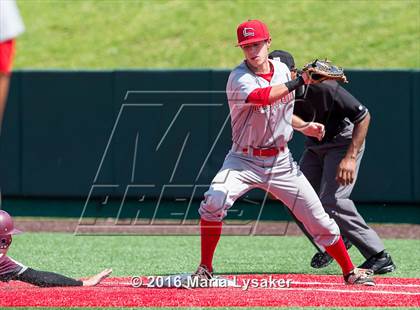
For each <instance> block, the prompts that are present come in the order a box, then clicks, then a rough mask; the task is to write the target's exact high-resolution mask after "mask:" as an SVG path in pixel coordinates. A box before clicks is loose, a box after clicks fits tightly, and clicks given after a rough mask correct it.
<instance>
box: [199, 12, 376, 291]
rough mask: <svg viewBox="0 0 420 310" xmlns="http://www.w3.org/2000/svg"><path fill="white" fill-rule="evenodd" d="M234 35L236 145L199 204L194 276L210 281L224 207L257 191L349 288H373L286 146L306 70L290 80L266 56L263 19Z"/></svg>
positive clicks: (231, 94) (231, 84)
mask: <svg viewBox="0 0 420 310" xmlns="http://www.w3.org/2000/svg"><path fill="white" fill-rule="evenodd" d="M237 38H238V46H239V47H241V49H242V51H243V53H244V56H245V60H244V61H243V62H242V63H241V64H240V65H239V66H237V67H236V68H235V69H234V70H233V71H232V72H231V74H230V76H229V79H228V82H227V86H226V92H227V98H228V103H229V108H230V115H231V125H232V142H233V145H232V149H231V150H230V151H229V153H228V154H227V156H226V158H225V161H224V163H223V166H222V168H221V169H220V171H219V172H218V173H217V175H216V176H215V177H214V179H213V181H212V184H211V186H210V188H209V189H208V191H207V192H206V193H205V194H204V196H205V198H204V200H203V201H202V202H201V205H200V209H199V213H200V215H201V221H200V230H201V263H200V265H199V267H198V269H197V271H196V272H195V273H194V274H193V275H192V277H199V278H200V279H207V280H211V279H212V277H213V266H212V260H213V254H214V252H215V249H216V246H217V243H218V241H219V239H220V234H221V230H222V220H223V218H224V217H225V216H226V214H227V210H228V209H229V208H230V207H231V206H232V205H233V203H234V202H235V200H236V199H237V198H239V197H240V196H242V195H243V194H245V193H246V192H247V191H249V190H251V189H253V188H260V189H263V190H265V191H267V192H269V193H271V194H272V195H273V196H275V197H276V198H277V199H279V200H281V201H282V202H283V203H284V204H285V205H286V206H287V207H288V208H289V209H290V210H291V211H292V212H293V214H294V215H295V216H296V217H297V218H298V219H299V220H300V221H301V222H302V223H303V224H304V225H305V227H306V229H307V230H308V232H309V233H310V234H311V235H312V236H313V238H314V240H316V242H317V243H319V244H321V245H322V246H324V247H325V249H326V251H327V252H328V253H329V254H330V255H331V256H332V257H334V258H335V260H336V261H337V262H338V264H339V265H340V266H341V268H342V271H343V276H344V280H345V282H346V283H347V284H361V285H374V284H375V283H374V281H373V279H372V277H371V275H372V272H371V271H370V270H366V269H359V268H355V266H354V265H353V263H352V261H351V259H350V257H349V255H348V253H347V250H346V248H345V245H344V243H343V240H342V239H341V237H340V231H339V228H338V226H337V224H336V223H335V222H334V220H333V219H331V218H330V217H329V216H328V214H327V213H326V212H325V211H324V208H323V206H322V204H321V202H320V200H319V198H318V196H317V194H316V193H315V191H314V189H313V188H312V186H311V185H310V183H309V182H308V181H307V179H306V178H305V176H304V175H303V173H301V172H300V170H299V167H298V166H297V165H296V163H295V162H294V161H293V158H292V154H291V153H290V151H289V149H288V147H287V142H288V141H289V140H290V139H291V138H292V133H293V128H292V125H291V124H292V116H293V105H294V90H295V89H297V88H298V87H300V86H302V85H303V84H310V83H313V82H314V81H313V80H311V79H310V77H309V76H308V75H307V74H306V73H304V74H303V75H301V76H299V77H298V78H296V79H294V80H291V74H290V71H289V69H288V67H287V66H286V65H285V64H284V63H282V62H280V61H277V60H269V59H268V50H269V47H270V44H271V37H270V34H269V31H268V28H267V26H266V25H265V24H264V23H262V22H261V21H258V20H249V21H246V22H244V23H242V24H240V25H239V26H238V28H237Z"/></svg>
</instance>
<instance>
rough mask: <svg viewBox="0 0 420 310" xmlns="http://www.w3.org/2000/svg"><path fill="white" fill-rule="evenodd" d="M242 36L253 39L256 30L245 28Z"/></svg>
mask: <svg viewBox="0 0 420 310" xmlns="http://www.w3.org/2000/svg"><path fill="white" fill-rule="evenodd" d="M242 34H243V35H244V37H253V36H254V35H255V33H254V28H244V31H243V32H242Z"/></svg>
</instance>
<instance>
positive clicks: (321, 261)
mask: <svg viewBox="0 0 420 310" xmlns="http://www.w3.org/2000/svg"><path fill="white" fill-rule="evenodd" d="M344 244H345V245H346V249H347V250H348V249H350V248H351V246H352V244H351V242H349V241H346V242H345V243H344ZM333 260H334V258H332V257H331V256H330V255H329V254H328V253H327V252H324V253H322V252H318V253H315V255H314V256H313V257H312V259H311V267H312V268H315V269H320V268H325V267H327V266H328V265H329V264H331V263H332V261H333Z"/></svg>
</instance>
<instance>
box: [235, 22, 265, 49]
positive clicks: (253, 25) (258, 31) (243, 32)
mask: <svg viewBox="0 0 420 310" xmlns="http://www.w3.org/2000/svg"><path fill="white" fill-rule="evenodd" d="M236 34H237V36H238V45H237V46H242V45H245V44H250V43H254V42H259V41H265V40H268V39H270V33H269V32H268V28H267V26H266V25H265V24H264V23H263V22H262V21H259V20H256V19H253V20H248V21H246V22H244V23H242V24H240V25H239V26H238V28H237V29H236Z"/></svg>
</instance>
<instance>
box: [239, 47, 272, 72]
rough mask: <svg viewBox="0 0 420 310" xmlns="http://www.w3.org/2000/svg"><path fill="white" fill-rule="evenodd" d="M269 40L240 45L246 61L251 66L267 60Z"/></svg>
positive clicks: (257, 65) (259, 64) (258, 65)
mask: <svg viewBox="0 0 420 310" xmlns="http://www.w3.org/2000/svg"><path fill="white" fill-rule="evenodd" d="M269 47H270V41H260V42H255V43H251V44H247V45H244V46H242V51H243V52H244V55H245V58H246V61H247V62H248V63H249V64H250V65H251V66H253V67H255V68H258V67H260V66H261V65H263V64H264V63H265V62H267V59H268V48H269Z"/></svg>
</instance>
